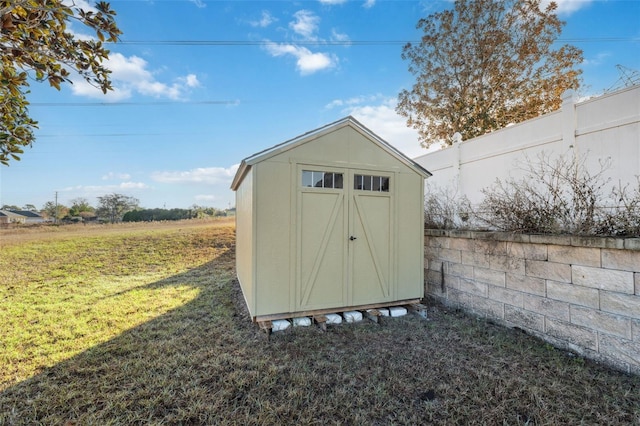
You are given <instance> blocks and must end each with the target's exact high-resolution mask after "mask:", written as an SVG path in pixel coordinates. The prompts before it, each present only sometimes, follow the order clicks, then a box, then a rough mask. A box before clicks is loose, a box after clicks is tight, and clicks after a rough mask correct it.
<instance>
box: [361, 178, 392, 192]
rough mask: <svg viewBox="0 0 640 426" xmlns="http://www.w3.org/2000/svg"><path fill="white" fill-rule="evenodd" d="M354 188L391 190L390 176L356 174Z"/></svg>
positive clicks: (380, 190) (377, 190)
mask: <svg viewBox="0 0 640 426" xmlns="http://www.w3.org/2000/svg"><path fill="white" fill-rule="evenodd" d="M353 189H359V190H361V191H375V192H389V178H388V177H386V176H369V175H355V176H354V179H353Z"/></svg>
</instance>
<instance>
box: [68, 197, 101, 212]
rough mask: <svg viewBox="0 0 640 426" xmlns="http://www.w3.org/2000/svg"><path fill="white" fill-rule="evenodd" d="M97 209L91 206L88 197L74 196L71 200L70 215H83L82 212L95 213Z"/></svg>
mask: <svg viewBox="0 0 640 426" xmlns="http://www.w3.org/2000/svg"><path fill="white" fill-rule="evenodd" d="M95 210H96V209H94V208H93V207H91V205H90V204H89V201H87V199H86V198H82V197H79V198H74V199H73V200H71V207H70V208H69V216H82V215H81V214H80V213H93V212H94V211H95Z"/></svg>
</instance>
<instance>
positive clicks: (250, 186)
mask: <svg viewBox="0 0 640 426" xmlns="http://www.w3.org/2000/svg"><path fill="white" fill-rule="evenodd" d="M430 175H431V174H430V173H429V172H428V171H427V170H425V169H423V168H422V167H421V166H419V165H418V164H416V163H415V162H413V161H412V160H411V159H409V158H408V157H406V156H405V155H403V154H402V153H401V152H399V151H398V150H397V149H395V148H394V147H392V146H391V145H389V144H388V143H386V142H385V141H383V140H382V139H381V138H379V137H378V136H376V135H375V134H374V133H373V132H371V131H370V130H369V129H367V128H366V127H364V126H363V125H362V124H360V123H359V122H358V121H356V120H355V119H354V118H353V117H346V118H343V119H341V120H339V121H336V122H334V123H331V124H328V125H326V126H324V127H321V128H319V129H316V130H313V131H310V132H308V133H305V134H303V135H301V136H298V137H296V138H294V139H291V140H288V141H286V142H283V143H281V144H279V145H276V146H274V147H272V148H269V149H267V150H264V151H262V152H259V153H257V154H254V155H252V156H250V157H247V158H245V159H244V160H242V163H241V164H240V167H239V168H238V171H237V173H236V175H235V177H234V179H233V183H232V184H231V189H233V190H234V191H235V192H236V266H237V268H236V269H237V274H238V279H239V281H240V286H241V287H242V292H243V294H244V298H245V301H246V303H247V307H248V309H249V312H250V314H251V317H252V319H253V320H254V321H267V320H275V319H281V318H291V317H296V316H302V315H314V314H322V313H328V312H342V311H345V310H352V309H367V308H375V307H384V306H392V305H395V304H408V303H415V302H418V301H419V299H421V298H422V297H423V295H424V285H423V280H424V277H423V275H424V269H423V263H424V259H423V234H424V232H423V228H424V220H423V218H424V179H425V178H426V177H428V176H430Z"/></svg>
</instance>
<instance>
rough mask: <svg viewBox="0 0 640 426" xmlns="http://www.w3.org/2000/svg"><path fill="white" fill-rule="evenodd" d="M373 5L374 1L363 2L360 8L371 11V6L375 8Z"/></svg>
mask: <svg viewBox="0 0 640 426" xmlns="http://www.w3.org/2000/svg"><path fill="white" fill-rule="evenodd" d="M375 4H376V0H365V2H364V4H363V5H362V7H364V8H365V9H371V8H372V7H373V6H375Z"/></svg>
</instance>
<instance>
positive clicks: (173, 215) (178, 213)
mask: <svg viewBox="0 0 640 426" xmlns="http://www.w3.org/2000/svg"><path fill="white" fill-rule="evenodd" d="M233 211H235V209H229V210H218V209H214V208H199V209H142V210H132V211H130V212H127V213H125V214H124V216H123V218H122V221H123V222H153V221H159V220H183V219H196V218H203V217H215V216H228V215H229V214H233Z"/></svg>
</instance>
